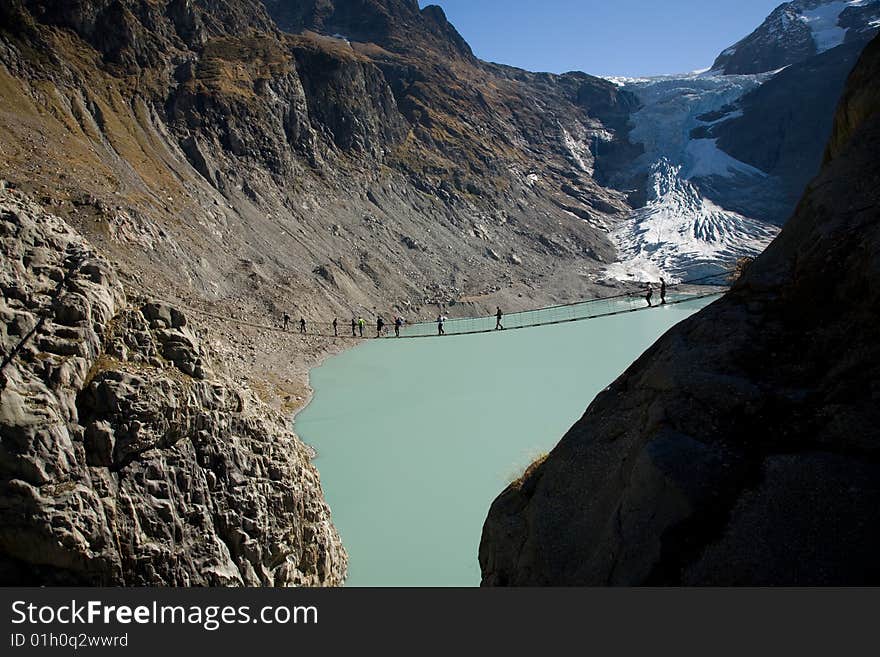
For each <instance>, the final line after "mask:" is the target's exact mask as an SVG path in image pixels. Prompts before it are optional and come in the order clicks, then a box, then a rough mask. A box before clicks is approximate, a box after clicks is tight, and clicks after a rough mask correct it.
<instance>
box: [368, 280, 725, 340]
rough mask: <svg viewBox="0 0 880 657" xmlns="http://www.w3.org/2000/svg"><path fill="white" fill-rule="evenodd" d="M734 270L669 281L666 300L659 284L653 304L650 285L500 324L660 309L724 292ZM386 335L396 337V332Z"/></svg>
mask: <svg viewBox="0 0 880 657" xmlns="http://www.w3.org/2000/svg"><path fill="white" fill-rule="evenodd" d="M732 273H733V272H732V271H722V272H719V273H717V274H712V275H710V276H703V277H701V278H696V279H691V280H688V281H682V282H680V283H674V284H669V285H667V287H666V301H665V303H663V302H662V300H661V296H660V288H659V286H658V287H655V288H654V289H653V294H652V297H651V303H650V304H649V303H648V301H647V299H646V296H647V289H643V290H639V291H634V292H627V293H623V294H615V295H610V296H605V297H595V298H592V299H583V300H580V301H574V302H571V303H565V304H560V305H556V306H547V307H544V308H535V309H533V310H524V311H521V312H514V313H509V314H505V315H503V317H502V318H501V325H502V326H503V330H505V331H509V330H516V329H525V328H533V327H538V326H552V325H554V324H565V323H569V322H581V321H585V320H590V319H599V318H601V317H612V316H615V315H624V314H627V313H634V312H645V311H650V310H658V309H660V308H663V307H666V306H672V305H678V304H683V303H688V302H693V301H697V300H700V299H710V298H712V297H717V296H720V295H721V291H720V290H719V288H726V287H728V286H729V285H730V276H731V274H732ZM497 319H498V318H497V316H496V315H486V316H483V317H463V318H449V319H445V320H444V321H443V322H442V324H443V333H442V334H440V330H439V327H438V325H439V324H440V320H439V318H438V319H437V320H434V321H425V322H417V323H412V324H410V323H407V324H405V325H404V326H403V328H401V331H400V336H399V337H400V338H401V339H403V338H428V337H435V338H436V337H444V336H448V335H476V334H480V333H493V332H495V331H497V330H500V329H498V328H497ZM392 322H393V320H392ZM383 337H390V338H393V339H396V336H395V335H394V334H393V332H391V333H389V334H388V335H385V336H383Z"/></svg>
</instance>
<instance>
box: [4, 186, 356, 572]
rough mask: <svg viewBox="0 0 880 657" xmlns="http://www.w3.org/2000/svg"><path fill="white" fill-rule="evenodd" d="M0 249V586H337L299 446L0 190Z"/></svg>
mask: <svg viewBox="0 0 880 657" xmlns="http://www.w3.org/2000/svg"><path fill="white" fill-rule="evenodd" d="M0 253H2V261H3V264H4V266H3V270H2V272H0V289H2V292H3V298H2V300H0V318H2V323H0V353H2V357H3V366H2V374H0V386H2V388H0V402H2V403H0V436H2V442H0V582H2V583H4V584H7V585H9V584H17V585H47V584H48V585H59V584H63V585H105V586H118V585H128V586H134V585H168V586H188V585H193V586H196V585H223V586H227V585H251V586H258V585H274V586H284V585H310V586H319V585H338V584H341V582H342V579H343V577H344V574H345V568H346V554H345V551H344V549H343V548H342V546H341V544H340V541H339V537H338V536H337V534H336V532H335V530H334V528H333V525H332V523H331V521H330V512H329V509H328V508H327V505H326V503H325V502H324V500H323V495H322V492H321V484H320V480H319V478H318V474H317V472H316V470H315V468H314V467H313V466H312V465H311V463H310V458H311V454H310V451H309V450H308V449H307V448H306V447H305V446H304V445H303V444H302V443H301V442H300V441H299V440H298V439H297V438H296V437H295V436H294V435H293V434H291V433H290V431H289V429H287V428H286V419H285V418H283V417H282V416H280V415H278V414H276V413H274V412H272V411H270V410H269V409H268V408H267V407H266V406H265V405H263V404H262V403H261V402H260V401H258V399H257V398H256V396H255V395H254V394H253V393H252V392H250V391H249V390H248V389H247V388H242V386H241V385H240V384H239V383H237V382H236V383H233V381H231V380H230V379H229V378H228V377H226V376H224V375H223V374H220V373H219V372H217V371H215V370H214V368H213V366H212V360H213V358H212V355H211V354H210V353H209V352H208V350H207V348H206V347H205V345H204V344H203V341H202V339H201V337H200V335H199V333H200V332H199V331H197V330H195V329H194V328H193V327H192V326H191V325H190V324H189V322H188V321H187V317H186V316H185V315H184V314H183V313H181V312H180V311H178V310H177V309H176V308H173V307H169V306H167V305H165V304H163V303H161V302H153V301H150V300H148V299H139V298H133V297H130V296H128V295H126V293H125V292H124V290H123V286H122V284H121V283H120V281H119V279H118V277H117V274H116V272H115V271H114V269H113V267H112V266H111V265H110V264H109V263H108V262H107V260H106V259H104V258H103V257H101V256H100V255H98V254H97V253H96V251H95V249H94V248H93V247H92V246H91V245H90V244H89V243H88V242H87V241H85V240H84V239H82V237H81V236H79V235H78V234H77V233H76V232H75V231H74V230H72V229H71V228H70V227H69V226H68V225H67V224H66V223H65V222H64V221H63V220H61V219H59V218H57V217H55V216H53V215H50V214H47V213H46V212H45V211H43V210H42V209H41V208H40V207H38V206H36V205H34V204H32V203H30V202H28V201H26V200H25V199H24V198H23V197H22V196H21V195H19V194H16V193H13V192H9V191H7V190H0Z"/></svg>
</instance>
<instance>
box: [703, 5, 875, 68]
mask: <svg viewBox="0 0 880 657" xmlns="http://www.w3.org/2000/svg"><path fill="white" fill-rule="evenodd" d="M878 21H880V0H793V1H792V2H786V3H784V4H782V5H780V6H779V7H777V8H776V9H775V10H773V12H772V13H771V14H770V15H769V16H768V17H767V19H766V20H765V21H764V22H763V23H762V24H761V26H760V27H758V29H756V30H755V31H754V32H752V33H751V34H750V35H748V36H747V37H746V38H744V39H742V40H741V41H739V42H738V43H736V44H734V45H733V46H731V47H729V48H727V49H726V50H724V51H723V52H722V53H721V54H720V55H719V56H718V58H717V59H716V60H715V63H714V65H713V66H712V68H713V70H716V71H721V72H724V73H728V74H731V73H761V72H765V71H770V70H773V69H778V68H781V67H783V66H788V65H790V64H795V63H798V62H801V61H804V60H805V59H807V58H808V57H812V56H813V55H817V54H819V53H823V52H825V51H827V50H830V49H831V48H835V47H837V46H839V45H841V44H842V43H844V42H845V41H850V40H853V39H863V40H865V41H867V39H869V38H870V37H872V36H873V35H874V34H875V33H876V32H877V28H878Z"/></svg>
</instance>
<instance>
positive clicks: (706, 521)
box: [480, 38, 880, 585]
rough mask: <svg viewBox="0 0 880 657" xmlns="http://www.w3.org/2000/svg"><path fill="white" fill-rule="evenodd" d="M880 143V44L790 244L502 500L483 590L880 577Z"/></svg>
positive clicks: (786, 237) (839, 119)
mask: <svg viewBox="0 0 880 657" xmlns="http://www.w3.org/2000/svg"><path fill="white" fill-rule="evenodd" d="M878 148H880V38H878V39H875V40H874V41H873V42H871V44H870V45H869V46H868V47H867V48H866V50H865V51H864V53H863V54H862V56H861V58H860V59H859V62H858V64H857V66H856V68H855V69H854V71H853V72H852V74H851V75H850V76H849V79H848V82H847V86H846V91H845V93H844V95H843V98H842V100H841V101H840V104H839V106H838V109H837V113H836V118H835V120H834V126H833V129H832V136H831V139H830V142H829V145H828V148H827V150H826V152H825V155H824V165H823V167H822V170H821V173H820V174H819V176H818V177H817V178H815V180H813V181H812V182H811V184H810V185H809V187H808V188H807V191H806V193H805V194H804V196H803V198H802V199H801V201H800V203H799V205H798V208H797V210H796V212H795V213H794V215H793V216H792V218H791V219H790V220H789V221H788V222H787V223H786V225H785V227H784V228H783V229H782V232H781V234H780V235H779V237H778V238H777V239H776V240H774V242H773V243H772V244H771V245H770V246H769V247H768V249H767V250H766V251H765V252H764V253H763V254H762V255H761V256H760V257H759V258H758V259H757V260H756V261H755V262H754V263H753V264H752V265H751V266H750V267H748V268H747V269H746V271H745V274H744V275H743V277H742V278H741V279H740V280H739V281H738V282H737V283H736V284H735V285H734V287H733V289H732V290H731V291H730V292H729V293H728V294H727V295H725V296H724V297H723V298H722V299H720V300H719V301H717V302H715V303H714V304H712V305H710V306H709V307H707V308H706V309H704V310H703V311H701V312H700V313H698V314H696V315H694V316H693V317H691V318H690V319H688V320H686V321H685V322H683V323H681V324H680V325H678V326H676V327H675V328H673V329H672V330H670V331H669V332H668V333H667V334H666V335H664V336H663V337H662V338H661V339H660V340H659V341H658V342H657V343H656V344H654V346H652V347H651V348H650V349H649V350H648V351H647V352H646V353H645V354H644V355H643V356H642V357H641V358H639V360H638V361H636V362H635V363H634V364H633V365H632V366H631V367H630V368H629V369H628V370H627V371H626V372H625V373H624V374H623V375H622V376H621V377H620V378H619V379H618V380H617V381H615V382H614V383H613V384H612V385H611V386H610V387H609V388H608V389H606V390H605V391H603V392H602V393H601V394H600V395H599V396H598V397H597V398H596V399H595V401H594V402H593V403H592V404H591V405H590V407H589V408H588V409H587V412H586V414H585V415H584V416H583V418H581V420H579V421H578V422H577V423H576V424H575V425H574V427H572V429H571V430H570V431H569V432H568V434H566V436H565V437H564V438H563V439H562V441H561V442H560V443H559V445H557V447H556V448H555V449H554V450H553V451H552V452H551V453H550V455H549V456H548V457H547V458H546V460H544V461H543V462H539V463H536V464H535V465H534V466H533V467H531V468H529V469H528V470H527V472H526V473H525V474H524V476H523V477H522V478H521V479H520V480H519V481H517V482H515V483H514V484H512V485H511V486H510V487H509V488H508V489H507V490H506V491H504V492H503V493H502V494H501V496H500V497H499V498H498V499H497V500H496V501H495V502H494V504H493V505H492V508H491V510H490V512H489V516H488V518H487V520H486V523H485V526H484V529H483V537H482V543H481V546H480V564H481V567H482V571H483V583H484V584H488V585H564V584H568V585H571V584H580V585H584V584H629V585H633V584H700V585H716V584H731V585H741V584H749V585H771V584H798V585H804V584H812V585H819V584H838V585H842V584H860V585H864V584H871V583H876V582H878V581H880V569H878V567H877V563H876V559H875V557H874V555H875V553H876V551H877V549H878V547H880V531H878V526H880V525H878V523H877V508H880V485H878V482H880V469H878V464H877V453H878V448H880V432H878V429H877V427H878V425H880V415H878V409H880V405H878V399H880V378H878V372H880V350H878V346H877V345H878V339H880V333H878V326H877V322H876V307H877V304H878V302H880V298H878V290H880V285H878V277H880V256H878V254H880V222H878V207H880V204H878V202H880V184H878V183H880V168H878V163H877V158H876V153H877V151H878Z"/></svg>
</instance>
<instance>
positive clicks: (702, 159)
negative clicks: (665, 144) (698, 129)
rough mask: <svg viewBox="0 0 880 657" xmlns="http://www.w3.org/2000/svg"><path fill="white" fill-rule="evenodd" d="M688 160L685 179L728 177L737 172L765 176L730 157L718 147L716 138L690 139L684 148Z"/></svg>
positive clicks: (761, 172)
mask: <svg viewBox="0 0 880 657" xmlns="http://www.w3.org/2000/svg"><path fill="white" fill-rule="evenodd" d="M685 158H686V161H687V162H688V167H687V173H686V174H685V176H684V178H685V180H690V179H691V178H701V177H707V176H722V177H725V178H727V177H730V176H732V175H735V174H737V173H742V174H746V175H749V176H760V177H762V178H764V177H766V176H767V174H766V173H764V172H763V171H761V170H760V169H756V168H755V167H753V166H751V165H749V164H746V163H745V162H741V161H740V160H737V159H736V158H734V157H731V156H730V155H728V154H727V153H725V152H724V151H722V150H721V149H720V148H718V140H717V139H692V140H691V141H690V142H689V143H688V145H687V148H686V149H685Z"/></svg>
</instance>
